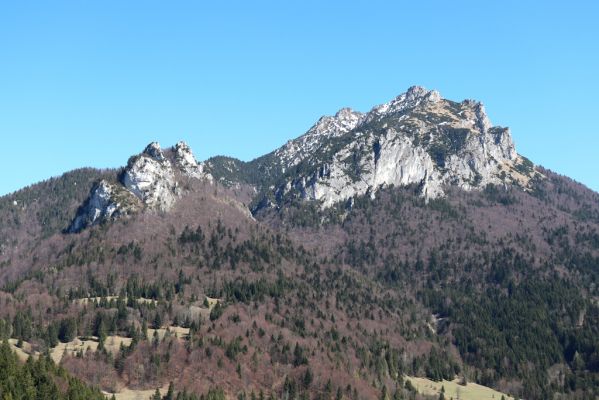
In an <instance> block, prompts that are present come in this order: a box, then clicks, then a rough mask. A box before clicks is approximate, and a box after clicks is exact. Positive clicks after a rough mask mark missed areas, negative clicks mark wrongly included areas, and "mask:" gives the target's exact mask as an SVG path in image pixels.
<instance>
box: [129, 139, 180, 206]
mask: <svg viewBox="0 0 599 400" xmlns="http://www.w3.org/2000/svg"><path fill="white" fill-rule="evenodd" d="M122 183H123V185H124V186H125V188H127V190H129V191H130V192H131V193H133V194H134V195H135V196H137V197H138V198H139V199H140V200H141V201H142V202H143V203H144V204H145V205H147V206H148V207H149V208H153V209H158V210H161V211H168V210H169V209H170V208H171V207H172V205H173V204H174V203H175V198H176V182H175V176H174V173H173V169H172V167H171V163H170V161H169V160H167V159H166V157H165V156H164V154H163V153H162V150H161V149H160V145H159V144H158V143H156V142H153V143H150V144H149V145H148V146H147V147H146V149H145V150H144V151H143V153H142V154H140V155H138V156H136V157H134V158H132V159H131V160H130V161H129V164H128V165H127V168H126V169H125V172H124V174H123V178H122Z"/></svg>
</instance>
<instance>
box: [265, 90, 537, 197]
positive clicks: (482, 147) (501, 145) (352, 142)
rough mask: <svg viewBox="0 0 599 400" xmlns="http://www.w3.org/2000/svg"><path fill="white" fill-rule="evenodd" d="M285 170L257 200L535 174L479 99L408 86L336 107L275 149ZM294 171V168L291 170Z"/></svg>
mask: <svg viewBox="0 0 599 400" xmlns="http://www.w3.org/2000/svg"><path fill="white" fill-rule="evenodd" d="M274 155H275V156H276V157H277V158H278V160H277V161H275V162H276V163H280V165H281V167H280V169H281V170H282V171H283V172H285V171H286V170H288V169H289V168H291V167H293V166H295V165H299V164H301V167H302V168H296V170H299V174H295V175H293V174H287V175H283V176H282V178H281V179H280V181H279V183H278V184H277V185H275V186H274V187H273V189H272V192H271V194H269V193H268V191H267V193H266V199H265V200H263V201H261V202H259V203H258V204H260V206H259V207H262V206H264V205H267V206H280V205H282V204H283V203H285V201H286V200H289V199H291V198H296V199H297V198H299V199H303V200H316V201H319V202H320V203H321V205H322V207H329V206H331V205H333V204H335V203H338V202H342V201H346V200H348V199H350V198H352V197H354V196H360V195H364V194H370V195H372V196H374V195H375V193H376V191H377V190H378V188H380V187H382V186H388V185H394V186H406V185H414V184H415V185H418V187H419V188H420V190H421V193H422V196H424V197H425V198H426V199H427V200H428V199H432V198H436V197H439V196H443V195H444V193H445V189H446V187H447V186H450V185H452V186H457V187H459V188H461V189H463V190H476V189H481V188H484V187H485V186H486V185H488V184H504V185H510V184H514V185H519V186H521V187H523V188H524V189H526V188H527V187H528V184H529V181H530V179H531V178H532V177H533V176H534V175H535V174H537V172H536V171H534V169H532V170H529V171H524V169H523V168H522V165H524V164H527V163H529V162H528V161H527V160H525V159H523V158H522V157H520V156H519V155H518V154H517V152H516V149H515V146H514V143H513V141H512V137H511V134H510V131H509V129H507V128H503V127H493V126H492V124H491V122H490V121H489V118H488V116H487V114H486V112H485V108H484V106H483V105H482V104H481V103H480V102H476V101H473V100H465V101H463V102H461V103H456V102H453V101H450V100H445V99H443V98H442V97H441V95H440V94H439V93H438V92H436V91H429V90H426V89H424V88H422V87H417V86H415V87H412V88H410V89H408V91H407V92H406V93H404V94H402V95H400V96H398V97H396V98H395V99H393V100H392V101H390V102H388V103H385V104H382V105H379V106H376V107H374V108H373V109H372V110H371V111H370V112H368V113H366V114H362V113H358V112H355V111H351V110H349V109H342V110H340V111H339V112H338V113H337V114H336V115H335V116H334V117H323V118H321V119H320V120H319V121H318V122H317V123H316V124H315V125H314V127H312V128H311V129H310V130H309V131H308V132H307V133H306V134H305V135H303V136H302V137H300V138H298V139H296V140H293V141H290V142H288V143H287V144H286V145H285V146H283V147H282V148H281V149H279V150H277V151H276V152H274ZM294 172H295V171H294Z"/></svg>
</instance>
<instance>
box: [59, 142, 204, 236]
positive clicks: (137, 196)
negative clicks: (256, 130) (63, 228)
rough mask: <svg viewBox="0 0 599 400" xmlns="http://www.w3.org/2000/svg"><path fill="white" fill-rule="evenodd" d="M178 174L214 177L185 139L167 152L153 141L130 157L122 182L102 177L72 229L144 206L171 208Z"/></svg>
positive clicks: (118, 215) (94, 223) (149, 208)
mask: <svg viewBox="0 0 599 400" xmlns="http://www.w3.org/2000/svg"><path fill="white" fill-rule="evenodd" d="M178 176H185V177H188V178H192V179H209V180H210V179H211V177H210V175H209V174H207V173H204V172H203V170H202V166H201V165H199V164H198V162H197V161H196V159H195V157H194V156H193V152H192V151H191V148H190V147H189V146H188V145H187V144H186V143H185V142H179V143H177V144H176V145H175V146H174V147H173V148H171V149H169V150H168V151H167V152H164V151H163V150H162V149H161V148H160V145H159V144H158V143H156V142H152V143H150V144H149V145H148V146H147V147H146V148H145V149H144V151H143V152H142V153H141V154H138V155H136V156H134V157H132V158H131V159H130V160H129V163H128V164H127V167H126V168H125V170H124V171H123V173H122V174H121V177H120V181H119V182H116V183H109V182H107V181H101V182H99V183H98V184H97V185H95V186H94V188H93V189H92V190H91V192H90V196H89V198H88V200H87V201H86V203H85V204H84V205H83V206H82V207H80V210H79V212H78V213H77V216H76V217H75V219H74V220H73V222H72V224H71V226H70V228H69V231H70V232H78V231H80V230H82V229H84V228H86V227H88V226H92V225H96V224H98V223H101V222H104V221H108V220H114V219H116V218H119V217H122V216H126V215H130V214H132V213H135V212H137V211H140V210H142V209H148V210H154V211H161V212H165V211H168V210H170V209H171V208H172V206H173V205H174V204H175V202H176V201H177V198H178V196H179V195H180V192H181V191H180V189H179V184H178Z"/></svg>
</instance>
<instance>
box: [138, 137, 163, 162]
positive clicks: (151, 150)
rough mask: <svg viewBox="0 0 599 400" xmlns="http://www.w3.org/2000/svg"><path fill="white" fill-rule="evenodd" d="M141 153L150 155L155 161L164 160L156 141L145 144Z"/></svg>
mask: <svg viewBox="0 0 599 400" xmlns="http://www.w3.org/2000/svg"><path fill="white" fill-rule="evenodd" d="M143 154H145V155H148V156H150V157H151V158H153V159H154V160H156V161H160V162H162V161H164V160H165V157H164V154H163V153H162V149H161V148H160V144H159V143H158V142H152V143H150V144H149V145H147V146H146V148H145V149H144V151H143Z"/></svg>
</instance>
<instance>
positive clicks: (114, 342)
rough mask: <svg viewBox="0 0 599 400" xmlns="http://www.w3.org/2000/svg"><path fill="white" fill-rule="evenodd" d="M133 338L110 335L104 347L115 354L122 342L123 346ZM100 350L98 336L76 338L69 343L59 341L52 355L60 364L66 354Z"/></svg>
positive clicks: (51, 352) (51, 351) (73, 354)
mask: <svg viewBox="0 0 599 400" xmlns="http://www.w3.org/2000/svg"><path fill="white" fill-rule="evenodd" d="M131 340H132V339H131V338H126V337H122V336H108V337H106V340H105V341H104V348H105V349H106V351H107V352H109V353H111V354H112V355H115V354H117V353H118V351H119V349H120V346H121V343H122V344H123V346H129V345H130V344H131ZM97 350H98V338H95V337H92V338H89V339H80V338H77V339H74V340H72V341H70V342H68V343H58V345H57V346H56V347H54V348H53V349H52V350H50V356H51V357H52V359H53V360H54V362H55V363H56V364H60V361H61V360H62V357H63V356H64V355H65V354H70V355H72V356H76V355H77V352H79V351H82V352H83V353H84V354H85V353H86V352H88V351H91V352H92V353H93V352H96V351H97Z"/></svg>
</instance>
